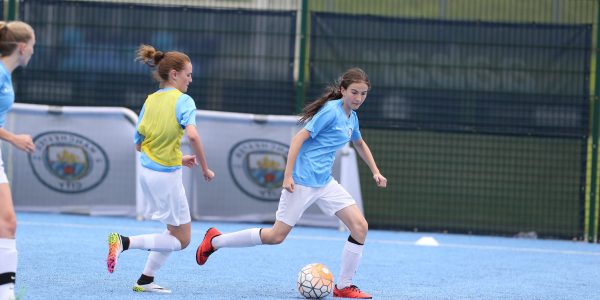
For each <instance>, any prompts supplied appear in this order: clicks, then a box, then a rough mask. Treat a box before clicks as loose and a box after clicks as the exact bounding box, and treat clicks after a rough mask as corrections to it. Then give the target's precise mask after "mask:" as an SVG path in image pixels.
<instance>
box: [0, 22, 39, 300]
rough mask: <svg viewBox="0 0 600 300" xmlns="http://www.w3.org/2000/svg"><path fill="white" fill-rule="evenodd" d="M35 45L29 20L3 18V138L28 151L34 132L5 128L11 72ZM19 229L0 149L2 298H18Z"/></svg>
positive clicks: (0, 66)
mask: <svg viewBox="0 0 600 300" xmlns="http://www.w3.org/2000/svg"><path fill="white" fill-rule="evenodd" d="M34 45H35V33H34V32H33V29H32V28H31V26H29V25H28V24H27V23H24V22H21V21H12V22H3V21H0V56H1V57H0V139H2V140H4V141H7V142H9V143H11V144H12V145H13V146H15V147H16V148H17V149H19V150H21V151H25V152H27V153H32V152H33V151H34V150H35V145H34V144H33V141H32V139H31V136H30V135H27V134H14V133H12V132H9V131H8V130H6V129H4V124H5V122H6V115H7V114H8V112H9V111H10V109H11V107H12V105H13V103H14V101H15V92H14V90H13V85H12V76H11V75H12V72H13V71H14V70H15V69H16V68H18V67H21V66H22V67H25V66H27V64H28V63H29V59H31V55H32V54H33V46H34ZM16 231H17V217H16V215H15V210H14V206H13V200H12V194H11V191H10V186H9V185H8V178H7V177H6V173H5V172H4V163H3V162H2V154H1V153H0V300H7V299H14V298H15V292H14V289H15V280H16V273H17V245H16V240H15V234H16Z"/></svg>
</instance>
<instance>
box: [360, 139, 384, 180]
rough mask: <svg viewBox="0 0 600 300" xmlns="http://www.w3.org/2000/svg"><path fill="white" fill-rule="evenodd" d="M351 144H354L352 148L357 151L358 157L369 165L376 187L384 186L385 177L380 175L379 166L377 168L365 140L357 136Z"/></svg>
mask: <svg viewBox="0 0 600 300" xmlns="http://www.w3.org/2000/svg"><path fill="white" fill-rule="evenodd" d="M352 145H354V149H356V152H358V155H359V156H360V158H362V160H363V161H364V162H365V163H366V164H367V166H369V169H370V170H371V173H373V180H375V183H376V184H377V187H380V188H384V187H386V186H387V179H386V178H385V177H383V175H381V172H380V171H379V168H377V164H376V163H375V159H374V158H373V154H372V153H371V149H369V145H367V143H366V142H365V140H363V139H362V138H359V139H358V140H355V141H352Z"/></svg>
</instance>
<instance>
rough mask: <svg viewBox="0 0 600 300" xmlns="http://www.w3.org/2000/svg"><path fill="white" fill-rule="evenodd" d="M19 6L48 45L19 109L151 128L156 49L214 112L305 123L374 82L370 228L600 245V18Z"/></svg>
mask: <svg viewBox="0 0 600 300" xmlns="http://www.w3.org/2000/svg"><path fill="white" fill-rule="evenodd" d="M5 2H6V3H5V4H7V5H5V12H4V15H5V16H7V17H10V16H16V17H18V18H19V19H22V20H24V21H27V22H29V23H31V24H32V25H33V27H34V28H35V29H36V34H37V36H38V43H37V46H36V55H35V57H34V59H33V60H32V62H31V65H30V66H29V67H28V68H26V69H23V70H19V71H18V72H17V73H16V74H15V76H14V78H15V82H16V85H17V101H19V102H29V103H43V104H51V105H111V106H126V107H129V108H132V109H134V110H136V111H137V110H139V109H140V108H141V105H142V103H143V101H144V99H145V95H146V93H147V91H149V90H151V89H152V87H153V86H154V84H153V83H152V82H151V80H149V75H148V72H147V69H146V68H144V67H143V66H140V65H139V64H135V63H134V62H133V53H134V50H135V48H136V47H137V46H138V45H139V44H140V43H150V44H153V45H155V46H157V47H159V48H161V49H167V50H172V49H176V50H182V51H185V52H186V53H188V54H190V57H191V58H192V61H193V62H194V73H195V74H194V80H195V83H194V84H193V85H192V86H191V88H190V90H189V93H190V95H191V96H192V97H193V98H194V99H196V101H197V106H198V107H199V108H201V109H209V110H222V111H234V112H249V113H257V114H294V113H297V112H299V111H300V109H301V108H302V106H303V105H304V104H305V103H307V102H310V101H312V100H313V99H315V97H317V95H318V94H319V93H320V92H321V89H322V88H323V87H324V86H325V85H326V84H327V83H329V82H331V81H332V80H334V79H335V77H336V76H338V75H339V74H340V73H341V72H343V71H344V70H345V69H346V68H348V67H351V66H359V67H362V68H363V69H365V70H366V71H367V73H368V74H369V75H370V78H371V81H372V90H371V91H370V94H369V97H368V99H367V101H366V103H365V104H364V105H363V107H361V109H360V110H359V112H358V114H359V118H360V120H361V130H362V132H363V136H364V138H365V140H366V141H367V142H368V143H369V145H370V147H371V149H372V151H373V153H374V155H375V158H376V160H377V161H378V163H379V165H380V169H381V170H382V172H383V174H384V175H385V176H386V177H387V178H388V180H389V187H388V188H387V189H385V190H377V189H376V188H375V187H374V184H373V183H372V182H371V176H370V174H369V171H368V168H366V166H364V164H362V163H361V164H360V166H361V168H360V173H361V186H362V189H363V199H364V205H365V213H366V215H367V219H368V220H369V223H370V226H371V228H383V229H399V230H432V231H446V232H462V233H474V234H496V235H508V236H512V235H519V234H522V233H529V234H531V233H535V235H537V236H540V237H547V238H562V239H578V240H583V239H585V240H589V241H597V238H598V230H597V229H598V221H597V220H598V217H597V214H598V197H597V178H598V177H597V172H598V168H597V165H598V162H597V155H598V153H597V145H598V127H599V124H598V117H597V116H598V108H597V99H598V98H597V95H598V89H597V88H596V86H597V84H598V83H597V80H598V76H596V70H597V69H598V68H597V66H596V64H597V60H596V53H597V51H596V49H597V47H596V45H597V43H598V38H597V35H598V26H597V25H598V17H599V16H598V9H599V6H598V2H597V1H594V0H570V1H567V0H525V1H523V0H452V1H450V0H420V1H412V0H398V1H392V0H377V1H358V0H356V1H353V0H337V1H334V0H329V1H327V0H323V1H309V0H298V1H275V0H231V1H209V0H206V1H201V0H198V1H184V0H181V1H150V0H148V1H139V0H138V1H34V0H21V1H18V2H16V1H5Z"/></svg>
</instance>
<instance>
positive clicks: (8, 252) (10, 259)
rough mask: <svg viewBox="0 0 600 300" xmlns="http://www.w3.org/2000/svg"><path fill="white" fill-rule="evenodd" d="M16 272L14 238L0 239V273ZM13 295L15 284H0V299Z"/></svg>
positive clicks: (12, 296)
mask: <svg viewBox="0 0 600 300" xmlns="http://www.w3.org/2000/svg"><path fill="white" fill-rule="evenodd" d="M16 272H17V243H16V240H15V239H0V274H3V273H16ZM14 297H15V284H14V283H12V282H11V283H7V284H2V285H0V299H2V300H4V299H11V298H14Z"/></svg>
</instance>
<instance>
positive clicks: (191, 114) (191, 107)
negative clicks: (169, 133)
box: [175, 94, 196, 128]
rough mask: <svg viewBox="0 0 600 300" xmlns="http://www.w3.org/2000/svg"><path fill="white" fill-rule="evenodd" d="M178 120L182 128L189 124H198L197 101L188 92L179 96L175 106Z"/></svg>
mask: <svg viewBox="0 0 600 300" xmlns="http://www.w3.org/2000/svg"><path fill="white" fill-rule="evenodd" d="M175 110H176V114H177V122H179V125H180V126H181V128H185V127H186V126H188V125H194V126H196V102H194V99H192V97H190V96H189V95H187V94H183V95H181V96H179V99H177V104H176V106H175Z"/></svg>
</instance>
